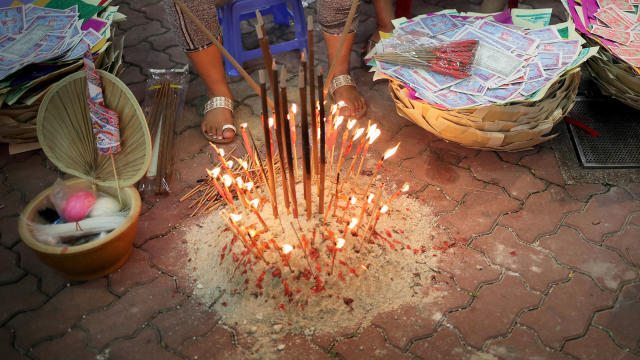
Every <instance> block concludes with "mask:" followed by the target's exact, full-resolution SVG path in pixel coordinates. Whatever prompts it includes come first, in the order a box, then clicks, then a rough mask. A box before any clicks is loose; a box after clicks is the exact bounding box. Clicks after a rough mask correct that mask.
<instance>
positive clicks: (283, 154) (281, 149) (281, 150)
mask: <svg viewBox="0 0 640 360" xmlns="http://www.w3.org/2000/svg"><path fill="white" fill-rule="evenodd" d="M273 80H274V83H275V88H274V89H278V88H279V86H278V70H277V69H276V68H275V64H273ZM277 94H278V90H273V99H274V100H275V102H276V109H275V111H274V118H275V122H276V127H277V129H276V131H275V133H276V140H277V143H278V156H279V158H280V175H281V176H282V191H283V192H284V194H283V195H284V207H285V208H286V209H287V214H288V213H289V211H290V209H291V204H290V202H289V189H288V185H287V167H286V160H285V159H286V158H287V150H286V149H285V144H284V139H283V136H282V128H283V126H284V122H283V120H282V109H281V107H280V97H279V96H278V95H277Z"/></svg>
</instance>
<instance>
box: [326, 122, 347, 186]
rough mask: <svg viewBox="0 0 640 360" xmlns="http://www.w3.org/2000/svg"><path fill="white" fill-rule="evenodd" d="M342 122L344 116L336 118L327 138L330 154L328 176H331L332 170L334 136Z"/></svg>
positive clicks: (334, 145)
mask: <svg viewBox="0 0 640 360" xmlns="http://www.w3.org/2000/svg"><path fill="white" fill-rule="evenodd" d="M343 121H344V116H342V115H340V116H338V117H336V121H335V122H334V123H333V130H332V131H331V135H330V136H329V146H330V147H331V152H330V153H329V154H330V155H329V174H331V169H332V168H333V152H334V150H335V147H336V136H337V134H338V128H339V127H340V125H341V124H342V122H343Z"/></svg>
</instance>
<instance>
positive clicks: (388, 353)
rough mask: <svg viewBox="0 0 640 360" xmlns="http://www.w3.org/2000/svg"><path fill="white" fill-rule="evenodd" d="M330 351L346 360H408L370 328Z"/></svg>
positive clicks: (343, 341)
mask: <svg viewBox="0 0 640 360" xmlns="http://www.w3.org/2000/svg"><path fill="white" fill-rule="evenodd" d="M332 351H335V352H336V353H337V354H338V355H340V356H342V357H343V358H346V359H409V357H408V356H407V355H404V354H402V353H400V352H399V351H398V350H396V349H394V348H392V347H390V346H389V345H388V344H387V343H385V341H384V338H383V337H382V334H380V332H379V331H378V330H376V328H374V327H372V326H369V327H367V328H365V329H364V330H363V331H362V332H360V333H359V334H358V336H355V337H353V338H350V339H345V340H342V341H340V342H338V343H337V344H336V346H334V347H333V349H332Z"/></svg>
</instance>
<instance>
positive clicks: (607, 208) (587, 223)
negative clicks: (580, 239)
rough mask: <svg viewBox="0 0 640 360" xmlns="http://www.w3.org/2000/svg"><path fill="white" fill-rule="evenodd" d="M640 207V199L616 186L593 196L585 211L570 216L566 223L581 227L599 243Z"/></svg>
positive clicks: (581, 230) (587, 236) (588, 237)
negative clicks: (633, 197)
mask: <svg viewBox="0 0 640 360" xmlns="http://www.w3.org/2000/svg"><path fill="white" fill-rule="evenodd" d="M613 209H615V210H613ZM639 209H640V202H639V201H637V200H633V199H632V198H631V196H630V195H629V194H627V192H626V191H624V190H623V189H621V188H619V187H614V188H611V190H609V192H608V193H606V194H602V195H596V196H594V197H593V198H591V200H590V201H589V204H587V207H586V208H585V209H584V211H583V212H581V213H578V214H572V215H570V216H568V217H567V218H566V219H565V224H567V225H570V226H573V227H575V228H578V229H580V232H581V233H582V234H583V235H584V236H585V237H586V238H587V239H589V240H591V241H593V242H598V243H599V242H601V241H602V236H603V235H605V234H608V233H612V232H616V231H618V230H620V228H621V227H622V224H624V222H625V220H626V219H627V216H628V215H629V213H631V212H632V211H636V210H639Z"/></svg>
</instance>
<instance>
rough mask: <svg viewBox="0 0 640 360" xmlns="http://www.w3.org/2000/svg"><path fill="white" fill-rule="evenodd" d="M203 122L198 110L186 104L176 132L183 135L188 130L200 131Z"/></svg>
mask: <svg viewBox="0 0 640 360" xmlns="http://www.w3.org/2000/svg"><path fill="white" fill-rule="evenodd" d="M190 86H191V85H190ZM201 122H202V116H201V115H199V114H198V110H197V109H196V108H195V107H194V106H191V105H188V104H185V106H184V109H182V118H181V119H180V120H178V123H177V124H176V131H177V132H178V133H179V134H181V133H182V132H184V131H185V130H186V129H190V128H197V129H199V128H200V123H201ZM203 138H204V137H203Z"/></svg>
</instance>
